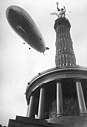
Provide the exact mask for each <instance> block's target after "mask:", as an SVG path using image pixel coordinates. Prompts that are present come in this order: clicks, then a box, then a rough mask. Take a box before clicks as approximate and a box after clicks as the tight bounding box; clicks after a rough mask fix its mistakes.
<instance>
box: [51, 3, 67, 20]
mask: <svg viewBox="0 0 87 127" xmlns="http://www.w3.org/2000/svg"><path fill="white" fill-rule="evenodd" d="M56 4H57V11H58V12H57V13H56V12H53V13H51V15H56V16H58V18H61V17H65V12H66V8H65V6H63V8H61V9H60V8H59V7H58V5H59V3H58V2H56Z"/></svg>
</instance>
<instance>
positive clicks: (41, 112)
mask: <svg viewBox="0 0 87 127" xmlns="http://www.w3.org/2000/svg"><path fill="white" fill-rule="evenodd" d="M38 118H39V119H43V118H44V88H41V89H40V97H39V107H38Z"/></svg>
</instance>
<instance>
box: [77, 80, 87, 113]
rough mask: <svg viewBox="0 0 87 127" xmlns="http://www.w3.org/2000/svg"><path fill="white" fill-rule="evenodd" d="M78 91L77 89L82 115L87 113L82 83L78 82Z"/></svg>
mask: <svg viewBox="0 0 87 127" xmlns="http://www.w3.org/2000/svg"><path fill="white" fill-rule="evenodd" d="M76 89H77V97H78V103H79V109H80V114H83V113H87V111H86V104H85V100H84V95H83V90H82V86H81V82H80V81H76Z"/></svg>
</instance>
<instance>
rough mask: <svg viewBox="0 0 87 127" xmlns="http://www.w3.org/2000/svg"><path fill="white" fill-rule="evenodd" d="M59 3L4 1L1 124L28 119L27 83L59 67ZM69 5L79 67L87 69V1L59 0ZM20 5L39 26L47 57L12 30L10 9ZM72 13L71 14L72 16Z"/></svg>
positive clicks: (0, 16)
mask: <svg viewBox="0 0 87 127" xmlns="http://www.w3.org/2000/svg"><path fill="white" fill-rule="evenodd" d="M56 2H57V0H0V124H2V125H7V123H8V121H9V118H11V119H12V118H13V119H15V117H16V115H21V116H26V110H27V103H26V99H25V94H24V93H25V91H26V87H27V83H28V82H29V81H30V80H31V79H32V78H33V76H35V75H37V74H38V73H39V72H42V71H43V70H46V69H49V68H52V67H55V39H56V38H55V37H56V34H55V31H54V28H53V27H54V22H55V19H56V18H57V17H56V16H51V15H50V13H51V12H56V11H57V9H56ZM59 3H60V5H59V6H60V7H62V6H66V9H67V13H66V17H67V18H68V19H69V21H70V23H71V31H70V32H71V38H72V41H73V47H74V52H75V56H76V60H77V64H79V65H80V66H85V67H87V0H59ZM10 5H17V6H20V7H22V8H23V9H25V11H27V12H28V13H29V14H30V15H31V17H32V18H33V20H34V21H35V23H36V25H37V26H38V28H39V30H40V32H41V34H42V36H43V38H44V40H45V44H46V46H48V47H49V48H50V50H48V51H46V52H45V55H43V54H41V53H39V52H37V51H36V50H34V49H31V50H29V46H28V45H27V44H26V45H23V42H24V40H22V39H21V38H20V37H19V36H18V35H17V34H16V33H15V32H14V31H13V29H12V28H11V27H10V25H9V24H8V21H7V19H6V9H7V7H8V6H10ZM70 11H71V13H70Z"/></svg>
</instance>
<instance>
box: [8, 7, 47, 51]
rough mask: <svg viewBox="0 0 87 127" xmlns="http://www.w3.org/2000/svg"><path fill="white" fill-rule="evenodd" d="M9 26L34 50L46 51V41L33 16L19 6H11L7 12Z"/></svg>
mask: <svg viewBox="0 0 87 127" xmlns="http://www.w3.org/2000/svg"><path fill="white" fill-rule="evenodd" d="M6 16H7V20H8V22H9V24H10V25H11V27H12V28H13V29H14V30H15V32H16V33H17V34H18V35H20V36H21V37H22V38H23V39H24V40H25V41H26V42H27V43H28V44H29V45H30V46H31V47H32V48H34V49H36V50H37V51H39V52H44V51H45V50H46V47H45V43H44V39H43V37H42V35H41V33H40V31H39V29H38V27H37V26H36V24H35V22H34V21H33V19H32V18H31V16H30V15H29V14H28V13H27V12H26V11H25V10H24V9H22V8H20V7H18V6H10V7H8V8H7V10H6Z"/></svg>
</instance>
